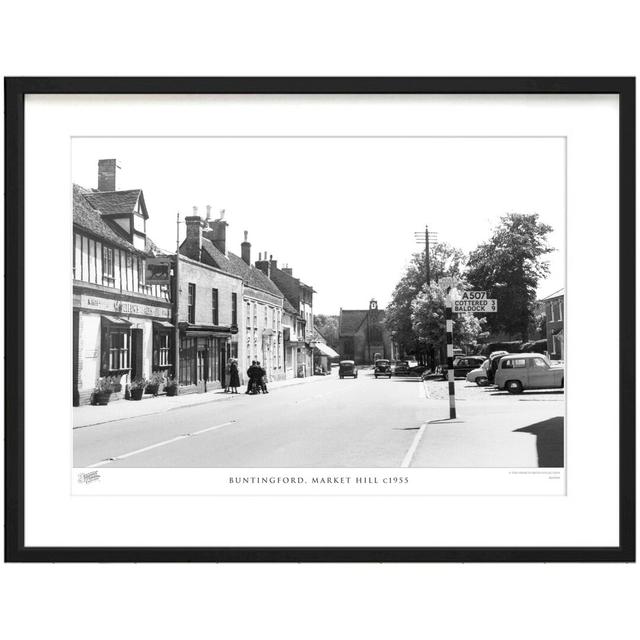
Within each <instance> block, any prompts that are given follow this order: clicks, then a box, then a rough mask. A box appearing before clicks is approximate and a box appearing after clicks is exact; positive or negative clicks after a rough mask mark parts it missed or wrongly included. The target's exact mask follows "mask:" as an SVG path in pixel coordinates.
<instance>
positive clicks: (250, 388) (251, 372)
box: [245, 360, 256, 393]
mask: <svg viewBox="0 0 640 640" xmlns="http://www.w3.org/2000/svg"><path fill="white" fill-rule="evenodd" d="M255 370H256V361H255V360H253V361H252V362H251V366H250V367H249V368H248V369H247V390H246V391H245V393H255V391H254V383H255V377H256V373H255Z"/></svg>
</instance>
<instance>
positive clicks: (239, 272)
mask: <svg viewBox="0 0 640 640" xmlns="http://www.w3.org/2000/svg"><path fill="white" fill-rule="evenodd" d="M202 249H203V250H204V251H205V252H206V253H207V254H208V255H209V257H210V258H211V260H212V261H213V262H214V264H215V265H216V266H217V267H218V269H221V270H222V271H225V272H226V273H230V274H231V275H234V276H238V277H240V278H242V279H243V280H244V282H245V284H247V285H248V286H249V287H254V288H256V289H261V290H262V291H267V292H268V293H271V294H272V295H274V296H277V297H278V298H284V295H283V294H282V291H280V289H278V287H277V286H276V285H275V284H274V283H273V282H272V281H271V280H270V279H269V278H267V276H266V275H265V274H264V273H262V271H260V269H257V268H256V267H253V266H251V265H248V264H247V263H246V262H245V261H244V260H243V259H242V258H241V257H240V256H237V255H236V254H235V253H230V252H229V253H227V255H225V254H224V253H222V252H221V251H220V250H219V249H217V248H216V247H215V246H214V244H213V242H211V240H209V239H208V238H202Z"/></svg>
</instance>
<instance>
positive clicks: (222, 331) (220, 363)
mask: <svg viewBox="0 0 640 640" xmlns="http://www.w3.org/2000/svg"><path fill="white" fill-rule="evenodd" d="M179 327H180V353H179V356H180V357H179V368H180V376H179V383H180V393H206V392H207V391H211V390H212V389H220V388H221V387H222V386H223V384H224V372H225V367H226V364H227V362H228V361H229V358H232V357H237V353H238V343H237V342H235V341H233V340H232V337H233V336H232V334H231V330H230V328H229V327H218V326H211V325H189V324H187V323H182V322H181V323H180V324H179Z"/></svg>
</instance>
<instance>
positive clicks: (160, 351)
mask: <svg viewBox="0 0 640 640" xmlns="http://www.w3.org/2000/svg"><path fill="white" fill-rule="evenodd" d="M153 364H154V366H156V367H168V366H170V365H171V334H170V333H169V332H168V331H156V332H155V335H154V344H153Z"/></svg>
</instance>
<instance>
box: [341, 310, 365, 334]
mask: <svg viewBox="0 0 640 640" xmlns="http://www.w3.org/2000/svg"><path fill="white" fill-rule="evenodd" d="M366 317H367V311H366V310H360V309H357V310H351V311H348V310H344V309H342V310H341V311H340V325H339V326H340V335H341V336H352V335H353V334H354V333H355V332H356V331H357V330H358V327H359V326H360V325H361V324H362V321H363V320H364V319H365V318H366Z"/></svg>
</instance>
